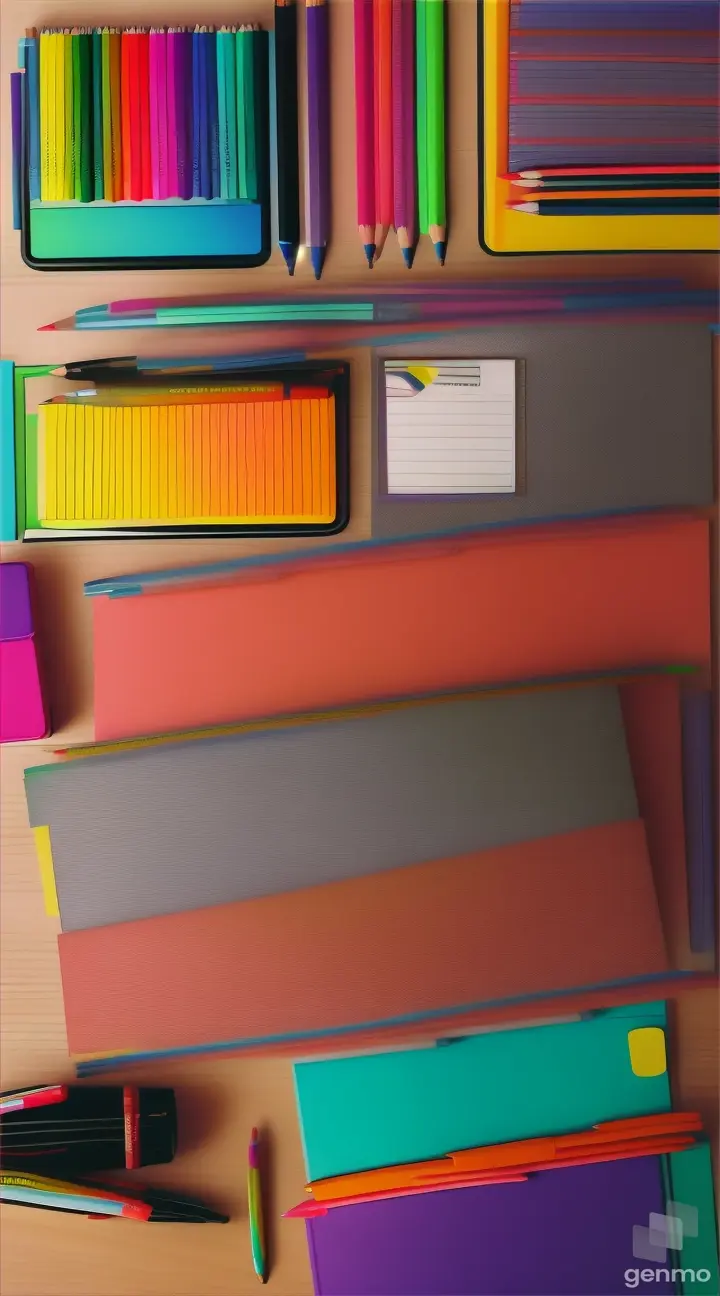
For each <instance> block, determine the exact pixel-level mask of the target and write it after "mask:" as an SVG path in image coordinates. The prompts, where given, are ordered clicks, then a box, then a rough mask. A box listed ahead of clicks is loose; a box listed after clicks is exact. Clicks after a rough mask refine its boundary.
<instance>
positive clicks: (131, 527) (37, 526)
mask: <svg viewBox="0 0 720 1296" xmlns="http://www.w3.org/2000/svg"><path fill="white" fill-rule="evenodd" d="M1 363H2V366H3V369H5V370H7V373H8V380H9V381H8V399H7V403H6V405H5V404H4V406H3V416H4V417H3V423H2V429H1V430H0V449H1V450H2V454H3V465H4V472H7V473H8V474H9V476H10V479H11V480H12V479H13V478H14V481H15V500H14V505H15V507H14V508H10V504H11V503H13V501H10V500H9V501H8V508H7V509H4V510H3V514H2V517H1V518H0V525H1V526H2V534H3V535H4V536H5V537H6V538H8V539H21V540H67V539H77V538H84V537H87V538H90V539H92V538H94V539H111V538H112V539H114V538H118V537H128V538H137V537H143V536H144V537H146V538H150V537H155V536H159V535H166V534H168V535H208V534H210V535H236V534H248V535H332V534H335V533H336V532H338V531H341V530H343V528H344V527H345V526H346V525H347V522H348V517H349V483H348V426H349V413H348V403H349V398H348V376H349V374H348V368H347V366H346V365H344V364H343V363H341V362H338V363H337V364H334V363H333V362H330V364H328V363H327V362H324V361H320V362H317V361H310V362H304V363H300V364H297V365H285V366H281V367H279V368H277V369H256V370H252V369H247V370H244V371H243V372H242V373H241V374H238V373H230V374H226V375H223V374H222V373H221V372H208V373H203V372H202V362H201V360H199V359H196V360H195V361H194V362H192V361H188V369H189V370H191V372H190V373H189V374H188V375H187V376H186V375H185V374H184V373H183V371H182V370H178V371H177V376H167V377H166V378H165V379H164V380H163V379H162V378H158V377H155V378H152V376H150V377H145V381H144V382H143V376H142V375H141V376H138V379H137V381H135V382H132V381H131V382H123V372H122V369H120V370H117V371H116V372H117V373H118V375H119V377H118V380H117V381H118V384H122V385H117V386H115V387H110V386H107V385H104V384H102V383H100V384H99V385H98V386H97V387H93V386H91V387H88V385H87V384H88V381H92V380H91V379H85V380H84V381H83V382H68V380H67V379H65V378H63V377H61V376H58V375H57V374H56V373H55V372H54V371H53V369H52V368H51V367H50V366H47V367H43V366H40V367H31V368H29V369H28V368H19V369H14V368H13V366H12V365H11V364H10V362H9V361H3V362H1ZM210 363H212V362H210ZM164 372H165V371H164Z"/></svg>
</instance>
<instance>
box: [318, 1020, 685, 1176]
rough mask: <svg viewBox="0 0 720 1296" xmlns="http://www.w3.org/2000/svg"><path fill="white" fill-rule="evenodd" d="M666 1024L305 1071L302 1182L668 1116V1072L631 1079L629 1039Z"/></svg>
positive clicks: (574, 1024) (526, 1037)
mask: <svg viewBox="0 0 720 1296" xmlns="http://www.w3.org/2000/svg"><path fill="white" fill-rule="evenodd" d="M666 1023H667V1015H666V1009H665V1004H664V1003H650V1004H641V1005H639V1006H638V1007H634V1006H632V1007H627V1008H625V1007H623V1008H612V1009H608V1010H607V1011H605V1012H602V1013H598V1014H596V1015H593V1016H590V1017H588V1018H586V1019H584V1020H582V1021H568V1022H563V1023H559V1024H556V1025H546V1026H527V1027H522V1028H520V1029H516V1030H503V1031H491V1032H487V1033H485V1034H481V1035H474V1036H468V1037H466V1038H464V1039H457V1040H448V1041H445V1042H442V1041H441V1042H438V1043H436V1044H431V1045H429V1046H428V1047H426V1048H419V1049H405V1050H401V1051H398V1052H394V1053H391V1052H387V1053H375V1054H372V1055H365V1056H363V1055H356V1056H355V1057H344V1058H337V1059H335V1058H333V1059H330V1060H328V1061H324V1062H313V1061H308V1062H298V1063H297V1064H296V1065H295V1068H294V1072H295V1090H296V1095H297V1102H298V1110H299V1115H300V1127H301V1131H302V1138H303V1147H304V1153H305V1166H306V1170H307V1177H308V1179H325V1178H327V1177H328V1176H330V1175H338V1174H350V1173H352V1172H353V1171H356V1170H371V1169H374V1168H376V1167H378V1166H383V1165H394V1164H396V1163H399V1162H402V1161H423V1160H425V1159H427V1158H430V1157H437V1156H442V1155H443V1154H445V1153H446V1152H451V1151H453V1150H456V1149H458V1148H463V1147H474V1146H477V1145H480V1144H483V1143H504V1142H508V1141H510V1140H512V1139H523V1138H532V1137H534V1136H539V1135H543V1134H557V1133H563V1132H570V1131H572V1130H575V1129H587V1128H588V1127H589V1126H591V1125H593V1124H595V1123H596V1122H597V1121H607V1120H619V1119H621V1118H622V1117H625V1116H636V1115H644V1114H646V1113H651V1112H662V1111H668V1110H669V1109H670V1106H671V1100H670V1082H669V1077H668V1073H667V1070H665V1071H664V1072H662V1073H661V1074H660V1075H654V1076H645V1077H643V1076H638V1075H636V1074H635V1073H634V1072H633V1068H632V1065H631V1059H630V1047H629V1043H628V1032H629V1031H631V1030H635V1029H639V1028H641V1027H646V1026H656V1027H660V1028H661V1029H662V1030H665V1028H666Z"/></svg>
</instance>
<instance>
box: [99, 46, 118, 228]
mask: <svg viewBox="0 0 720 1296" xmlns="http://www.w3.org/2000/svg"><path fill="white" fill-rule="evenodd" d="M101 49H102V54H101V58H102V62H101V67H102V81H101V84H102V142H103V151H102V161H103V196H104V197H105V198H107V199H108V200H109V201H110V202H112V201H113V197H114V194H115V183H114V180H113V169H112V90H111V86H110V28H109V27H103V29H102V46H101Z"/></svg>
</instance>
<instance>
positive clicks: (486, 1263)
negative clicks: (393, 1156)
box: [306, 1156, 675, 1296]
mask: <svg viewBox="0 0 720 1296" xmlns="http://www.w3.org/2000/svg"><path fill="white" fill-rule="evenodd" d="M664 1206H665V1194H664V1191H663V1175H662V1165H661V1159H660V1158H659V1157H656V1156H655V1157H635V1158H633V1159H630V1160H620V1161H609V1162H605V1163H601V1164H599V1165H590V1166H575V1167H568V1168H566V1169H563V1170H545V1171H541V1172H540V1173H538V1174H535V1175H532V1176H531V1177H530V1178H529V1179H528V1180H527V1182H525V1183H519V1184H501V1185H487V1186H483V1187H480V1188H461V1189H458V1190H457V1191H455V1192H439V1193H426V1194H420V1195H418V1196H411V1197H396V1198H394V1199H391V1200H388V1201H379V1202H366V1203H363V1204H359V1205H353V1206H345V1207H342V1208H339V1209H337V1210H333V1211H329V1212H328V1214H327V1215H324V1216H321V1217H320V1218H319V1219H312V1220H307V1221H306V1229H307V1237H308V1247H309V1251H310V1264H311V1266H312V1271H313V1283H314V1287H315V1292H316V1296H447V1293H448V1292H452V1293H453V1296H527V1293H528V1292H533V1293H534V1294H536V1296H563V1294H566V1296H577V1293H578V1292H582V1293H583V1294H584V1296H593V1294H596V1296H608V1294H609V1293H620V1292H622V1291H624V1290H626V1289H627V1288H626V1283H625V1274H626V1272H628V1271H629V1270H631V1269H632V1268H633V1266H634V1264H635V1263H636V1262H635V1261H634V1258H633V1226H634V1225H635V1224H636V1223H637V1221H638V1220H642V1221H644V1220H647V1219H648V1217H650V1216H651V1215H655V1216H662V1215H663V1214H664ZM641 1267H642V1266H641ZM653 1290H654V1291H655V1290H657V1291H660V1292H667V1293H671V1292H674V1290H675V1288H674V1284H673V1283H672V1281H671V1279H670V1277H669V1275H668V1277H667V1279H665V1278H662V1277H661V1278H660V1280H659V1281H657V1282H654V1283H653Z"/></svg>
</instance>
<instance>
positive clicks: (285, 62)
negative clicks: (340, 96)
mask: <svg viewBox="0 0 720 1296" xmlns="http://www.w3.org/2000/svg"><path fill="white" fill-rule="evenodd" d="M275 95H276V109H275V111H276V117H277V175H278V243H279V246H280V251H281V252H282V255H283V259H284V261H285V264H286V266H287V268H288V273H289V274H291V275H292V274H294V273H295V262H296V260H297V254H298V247H299V246H300V176H299V163H298V83H297V7H296V5H295V0H275Z"/></svg>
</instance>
